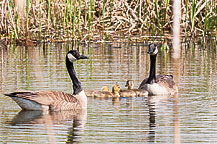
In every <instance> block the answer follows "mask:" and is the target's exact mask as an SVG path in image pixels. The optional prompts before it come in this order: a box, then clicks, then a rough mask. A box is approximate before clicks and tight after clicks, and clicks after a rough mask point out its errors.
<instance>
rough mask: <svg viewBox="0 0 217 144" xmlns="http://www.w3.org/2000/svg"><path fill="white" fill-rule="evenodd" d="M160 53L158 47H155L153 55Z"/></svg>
mask: <svg viewBox="0 0 217 144" xmlns="http://www.w3.org/2000/svg"><path fill="white" fill-rule="evenodd" d="M157 53H158V49H157V47H156V48H155V50H154V52H153V53H152V54H151V55H156V54H157Z"/></svg>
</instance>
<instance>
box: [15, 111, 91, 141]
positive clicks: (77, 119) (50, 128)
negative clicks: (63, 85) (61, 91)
mask: <svg viewBox="0 0 217 144" xmlns="http://www.w3.org/2000/svg"><path fill="white" fill-rule="evenodd" d="M86 117H87V111H86V110H78V111H76V113H75V111H73V112H71V111H58V112H46V113H45V112H43V111H25V110H22V111H20V112H19V113H18V114H17V115H16V116H15V117H14V119H13V120H12V122H11V125H16V126H22V128H23V125H26V126H27V127H26V128H27V129H32V128H34V127H37V129H38V125H37V124H43V125H42V126H41V127H42V129H44V128H45V130H46V133H47V137H48V141H49V142H48V143H51V144H55V143H58V141H56V135H55V134H58V130H57V129H56V128H55V127H56V126H57V125H62V124H64V125H65V126H66V128H68V126H70V128H68V130H67V131H68V136H67V140H66V143H73V142H79V141H80V139H81V137H80V135H81V134H82V133H83V130H84V126H85V123H86ZM29 124H30V125H29ZM28 127H29V128H28ZM61 128H62V127H61ZM61 130H62V129H61ZM63 131H64V129H63Z"/></svg>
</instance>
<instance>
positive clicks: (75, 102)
mask: <svg viewBox="0 0 217 144" xmlns="http://www.w3.org/2000/svg"><path fill="white" fill-rule="evenodd" d="M5 95H7V96H9V97H11V98H12V99H13V100H14V101H15V102H16V103H17V104H18V105H19V106H20V107H21V108H22V109H27V110H51V111H61V110H73V109H83V108H85V107H86V106H85V105H86V104H85V103H84V101H85V100H82V99H81V100H79V98H78V97H79V95H78V96H77V97H75V96H73V95H71V94H68V93H64V92H59V91H35V92H13V93H10V94H5Z"/></svg>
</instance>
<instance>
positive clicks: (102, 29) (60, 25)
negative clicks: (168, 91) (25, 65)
mask: <svg viewBox="0 0 217 144" xmlns="http://www.w3.org/2000/svg"><path fill="white" fill-rule="evenodd" d="M21 2H23V3H25V7H26V9H25V10H26V11H25V14H22V15H21V14H20V13H19V12H17V11H18V6H17V1H16V0H15V1H12V0H4V1H1V2H0V19H1V23H0V29H1V32H0V37H6V38H10V39H15V40H21V41H22V40H25V39H27V38H30V39H32V40H37V41H65V40H74V41H76V40H79V41H86V40H89V41H92V40H95V41H101V40H107V41H111V40H113V39H114V37H120V36H123V35H124V36H125V37H127V39H131V38H129V37H134V36H136V35H139V36H140V37H137V39H139V38H140V39H141V40H143V39H144V37H141V36H146V37H147V36H150V35H151V36H162V37H164V36H165V37H166V36H167V35H168V34H171V28H172V23H173V14H172V1H170V0H165V1H159V0H128V1H119V0H100V1H95V0H88V1H83V0H37V1H30V0H27V1H26V0H24V1H23V0H20V3H21ZM181 10H182V11H181V12H182V15H181V29H182V31H181V36H183V37H184V38H188V37H194V36H204V37H205V36H207V35H208V36H211V37H212V36H213V35H215V37H216V33H217V30H216V29H217V22H216V19H217V15H216V12H217V4H216V2H215V1H213V0H199V1H196V0H185V1H182V3H181Z"/></svg>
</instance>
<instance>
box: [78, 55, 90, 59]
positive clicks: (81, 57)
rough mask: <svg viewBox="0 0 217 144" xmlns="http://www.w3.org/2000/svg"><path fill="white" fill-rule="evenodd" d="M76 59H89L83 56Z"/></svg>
mask: <svg viewBox="0 0 217 144" xmlns="http://www.w3.org/2000/svg"><path fill="white" fill-rule="evenodd" d="M78 59H89V57H88V56H85V55H80V56H79V58H78Z"/></svg>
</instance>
